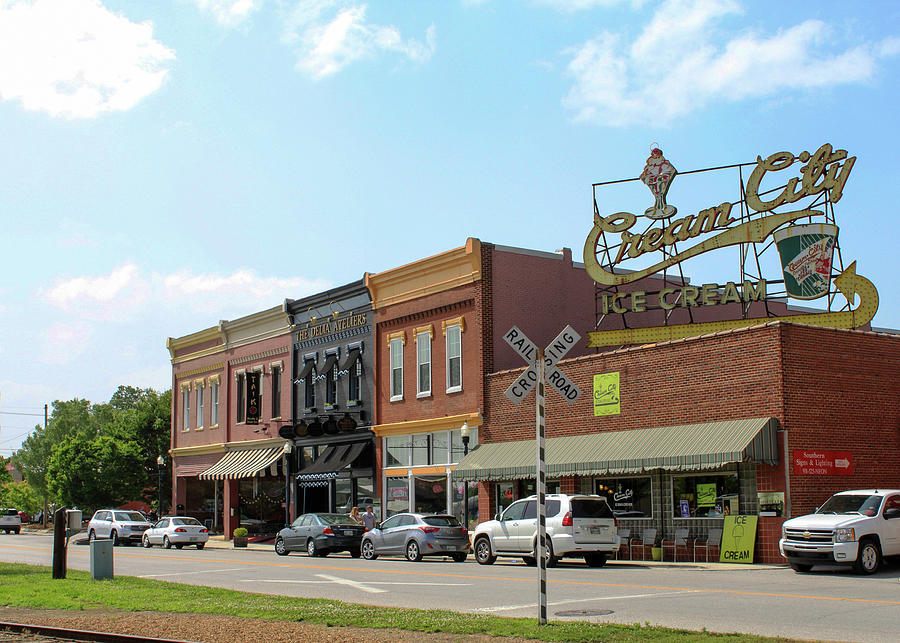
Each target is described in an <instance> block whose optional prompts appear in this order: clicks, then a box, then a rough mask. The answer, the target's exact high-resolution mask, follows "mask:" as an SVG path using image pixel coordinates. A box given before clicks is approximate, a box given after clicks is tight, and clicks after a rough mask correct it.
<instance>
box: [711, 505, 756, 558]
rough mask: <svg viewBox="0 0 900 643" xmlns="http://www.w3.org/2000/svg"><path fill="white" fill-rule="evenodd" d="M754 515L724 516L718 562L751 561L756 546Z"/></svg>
mask: <svg viewBox="0 0 900 643" xmlns="http://www.w3.org/2000/svg"><path fill="white" fill-rule="evenodd" d="M756 519H757V517H756V516H725V524H724V531H723V532H722V548H721V550H720V551H719V562H720V563H748V564H750V563H752V562H753V550H754V548H755V546H756Z"/></svg>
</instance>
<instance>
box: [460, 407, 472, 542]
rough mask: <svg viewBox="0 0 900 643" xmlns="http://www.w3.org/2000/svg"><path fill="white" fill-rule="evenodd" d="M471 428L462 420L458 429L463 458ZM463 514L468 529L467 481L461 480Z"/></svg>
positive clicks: (467, 449) (467, 453)
mask: <svg viewBox="0 0 900 643" xmlns="http://www.w3.org/2000/svg"><path fill="white" fill-rule="evenodd" d="M471 431H472V430H471V429H470V428H469V423H468V422H463V425H462V427H461V428H460V430H459V434H460V435H461V436H462V443H463V458H465V457H466V456H467V455H469V436H470V435H471ZM463 506H464V508H463V516H464V519H465V524H466V531H469V481H468V480H463Z"/></svg>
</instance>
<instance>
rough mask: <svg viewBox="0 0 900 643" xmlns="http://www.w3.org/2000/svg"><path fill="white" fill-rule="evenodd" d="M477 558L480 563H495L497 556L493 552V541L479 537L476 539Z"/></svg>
mask: <svg viewBox="0 0 900 643" xmlns="http://www.w3.org/2000/svg"><path fill="white" fill-rule="evenodd" d="M475 560H476V562H478V564H479V565H493V564H494V561H495V560H497V557H496V556H494V555H493V554H492V553H491V541H489V540H488V539H487V538H484V537H482V538H479V539H478V540H476V541H475Z"/></svg>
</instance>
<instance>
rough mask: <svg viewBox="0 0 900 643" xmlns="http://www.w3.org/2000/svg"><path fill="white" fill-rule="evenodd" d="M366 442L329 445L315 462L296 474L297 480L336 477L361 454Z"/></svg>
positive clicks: (306, 480)
mask: <svg viewBox="0 0 900 643" xmlns="http://www.w3.org/2000/svg"><path fill="white" fill-rule="evenodd" d="M368 444H369V442H368V441H366V442H350V443H348V444H332V445H329V446H328V447H327V448H326V449H325V450H324V451H322V453H321V454H319V457H318V458H316V460H315V462H313V463H312V464H310V465H309V466H308V467H306V468H305V469H303V470H301V471H300V473H298V474H297V480H299V481H300V482H309V481H315V480H327V479H328V478H337V477H338V474H339V473H340V471H341V470H342V469H344V468H345V467H347V466H350V465H352V464H353V463H354V462H355V461H356V459H357V458H359V456H360V455H362V452H363V450H365V448H366V446H367V445H368Z"/></svg>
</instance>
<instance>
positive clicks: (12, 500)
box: [0, 480, 43, 516]
mask: <svg viewBox="0 0 900 643" xmlns="http://www.w3.org/2000/svg"><path fill="white" fill-rule="evenodd" d="M0 505H3V506H4V507H14V508H16V509H18V510H19V511H24V512H25V513H27V514H31V515H32V516H36V515H37V514H38V512H39V511H40V510H41V508H42V506H43V503H42V501H41V497H40V496H38V494H36V493H35V492H34V489H32V488H31V485H29V484H28V482H27V481H25V480H23V481H22V482H7V483H5V484H2V485H0Z"/></svg>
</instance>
